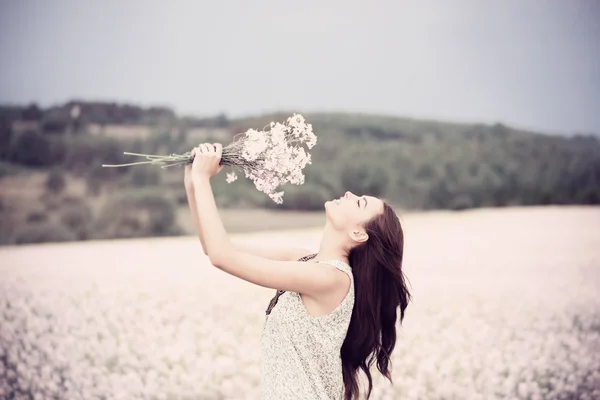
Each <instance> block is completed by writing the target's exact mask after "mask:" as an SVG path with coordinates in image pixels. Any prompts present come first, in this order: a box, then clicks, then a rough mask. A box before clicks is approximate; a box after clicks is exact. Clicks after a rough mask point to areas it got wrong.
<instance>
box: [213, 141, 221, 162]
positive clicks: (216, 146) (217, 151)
mask: <svg viewBox="0 0 600 400" xmlns="http://www.w3.org/2000/svg"><path fill="white" fill-rule="evenodd" d="M214 146H215V152H216V153H217V157H218V158H219V160H220V159H221V157H222V156H223V145H222V144H221V143H214Z"/></svg>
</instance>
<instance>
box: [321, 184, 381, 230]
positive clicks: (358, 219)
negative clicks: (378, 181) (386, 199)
mask: <svg viewBox="0 0 600 400" xmlns="http://www.w3.org/2000/svg"><path fill="white" fill-rule="evenodd" d="M382 212H383V201H381V200H380V199H378V198H377V197H372V196H357V195H355V194H354V193H352V192H346V194H345V195H344V196H342V197H340V198H339V199H335V200H330V201H328V202H326V203H325V214H326V217H327V220H328V221H329V222H331V224H332V225H333V226H334V227H335V228H336V229H339V230H351V229H356V228H360V229H362V226H363V225H364V224H365V223H367V222H368V221H370V220H371V219H373V218H374V217H375V216H376V215H378V214H381V213H382Z"/></svg>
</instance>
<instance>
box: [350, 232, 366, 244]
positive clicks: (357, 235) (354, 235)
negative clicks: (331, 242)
mask: <svg viewBox="0 0 600 400" xmlns="http://www.w3.org/2000/svg"><path fill="white" fill-rule="evenodd" d="M348 236H350V239H352V240H354V241H355V242H358V243H364V242H366V241H367V240H368V239H369V235H368V234H367V232H365V231H363V230H358V229H353V230H351V231H350V232H348Z"/></svg>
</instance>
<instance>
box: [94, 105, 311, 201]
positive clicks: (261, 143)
mask: <svg viewBox="0 0 600 400" xmlns="http://www.w3.org/2000/svg"><path fill="white" fill-rule="evenodd" d="M316 143H317V137H316V136H315V134H314V133H313V131H312V125H311V124H307V123H306V121H305V120H304V117H303V116H302V115H300V114H294V115H292V116H291V117H289V118H288V119H287V121H286V122H285V123H283V124H281V123H279V122H277V123H275V122H271V123H270V124H269V125H268V127H265V128H264V129H263V130H262V131H257V130H255V129H249V130H247V131H246V132H245V133H240V134H238V135H236V136H235V137H234V140H233V141H232V142H231V143H230V144H228V145H227V146H223V154H222V156H221V162H220V164H221V165H227V166H231V167H233V168H234V169H235V168H237V169H238V170H243V171H244V174H245V176H246V178H250V179H251V180H252V181H253V182H254V185H255V186H256V188H257V189H258V190H260V191H261V192H264V193H265V194H267V195H268V196H269V197H270V198H271V199H272V200H273V201H274V202H275V203H277V204H281V203H282V202H283V193H284V192H283V191H280V192H277V191H276V189H277V187H278V186H280V185H283V184H285V183H288V182H289V183H292V184H295V185H302V184H303V183H304V174H303V173H302V170H303V169H304V167H306V165H307V164H310V163H311V160H310V154H309V153H308V152H306V151H305V150H304V147H303V146H302V145H303V144H306V146H307V147H308V148H309V149H311V148H312V147H313V146H314V145H315V144H316ZM124 154H127V155H132V156H139V157H144V158H146V161H140V162H134V163H129V164H120V165H102V166H103V167H126V166H132V165H143V164H152V165H160V166H161V168H169V167H173V166H176V165H185V164H190V163H192V162H193V157H192V154H191V152H187V153H184V154H175V153H173V154H171V155H168V156H161V155H151V154H138V153H128V152H125V153H124ZM236 179H237V175H236V173H235V170H234V171H233V172H229V173H227V179H226V180H227V183H231V182H233V181H235V180H236Z"/></svg>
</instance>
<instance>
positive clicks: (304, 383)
mask: <svg viewBox="0 0 600 400" xmlns="http://www.w3.org/2000/svg"><path fill="white" fill-rule="evenodd" d="M315 257H316V254H311V255H309V256H306V257H303V258H301V259H300V260H299V261H309V260H311V259H313V258H315ZM318 262H319V263H320V264H330V265H333V266H334V267H336V268H338V269H339V270H341V271H343V272H345V273H346V274H348V276H349V277H350V289H349V291H348V294H347V295H346V297H345V298H344V299H343V300H342V302H341V303H340V305H339V306H338V307H337V308H336V309H335V310H333V311H332V312H330V313H329V314H327V315H324V316H319V317H314V316H311V315H310V314H308V312H307V311H306V308H305V307H304V304H303V303H302V298H301V297H300V295H299V294H298V293H296V292H286V291H283V290H278V291H277V293H276V295H275V297H273V299H272V300H271V302H270V303H269V307H268V308H267V312H266V314H267V315H266V319H265V324H264V327H263V331H262V337H261V339H262V340H261V385H260V386H261V399H262V400H275V399H277V400H288V399H302V400H312V399H315V400H316V399H318V400H325V399H327V400H329V399H336V400H338V399H341V398H342V395H343V389H344V384H343V379H342V361H341V358H340V350H341V347H342V343H343V342H344V339H345V338H346V333H347V332H348V326H349V325H350V318H351V317H352V309H353V307H354V277H353V275H352V269H351V268H350V266H349V265H348V264H346V263H344V262H342V261H339V260H327V261H318Z"/></svg>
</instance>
